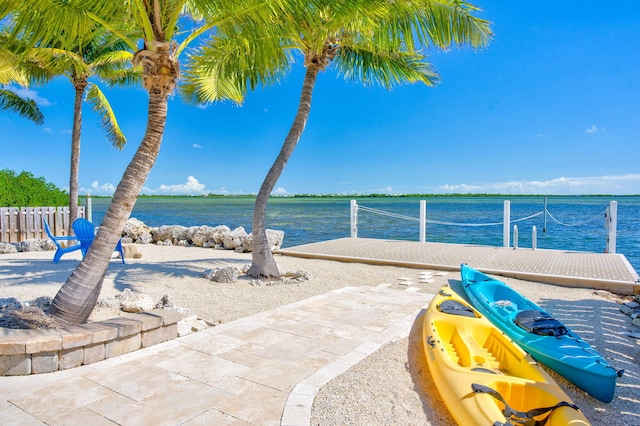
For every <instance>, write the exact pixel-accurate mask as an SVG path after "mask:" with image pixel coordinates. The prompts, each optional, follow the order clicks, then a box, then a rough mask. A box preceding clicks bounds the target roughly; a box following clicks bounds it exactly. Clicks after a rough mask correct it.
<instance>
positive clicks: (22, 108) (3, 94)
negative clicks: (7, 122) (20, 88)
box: [0, 89, 44, 125]
mask: <svg viewBox="0 0 640 426" xmlns="http://www.w3.org/2000/svg"><path fill="white" fill-rule="evenodd" d="M0 109H3V110H7V111H13V112H17V113H18V114H20V115H21V116H22V117H24V118H26V119H28V120H31V121H33V122H34V123H36V124H38V125H41V124H42V123H44V116H43V115H42V112H41V111H40V109H39V108H38V105H37V104H36V102H35V101H34V100H33V99H24V98H21V97H20V96H18V95H17V94H16V93H14V92H12V91H11V90H6V89H0Z"/></svg>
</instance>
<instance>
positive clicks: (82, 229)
mask: <svg viewBox="0 0 640 426" xmlns="http://www.w3.org/2000/svg"><path fill="white" fill-rule="evenodd" d="M72 226H73V232H74V234H76V237H77V238H78V241H80V250H81V251H82V257H84V255H85V254H87V251H88V250H89V247H91V243H93V239H94V238H95V236H96V227H95V226H93V223H91V222H89V221H88V220H87V219H84V218H82V217H81V218H79V219H76V220H75V221H74V222H73V225H72ZM114 251H117V252H119V253H120V258H121V259H122V263H124V249H123V248H122V241H121V240H118V244H116V248H115V249H114Z"/></svg>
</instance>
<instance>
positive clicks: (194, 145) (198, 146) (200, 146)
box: [191, 143, 202, 149]
mask: <svg viewBox="0 0 640 426" xmlns="http://www.w3.org/2000/svg"><path fill="white" fill-rule="evenodd" d="M191 146H192V147H194V148H197V149H201V148H202V145H198V144H197V143H194V144H193V145H191Z"/></svg>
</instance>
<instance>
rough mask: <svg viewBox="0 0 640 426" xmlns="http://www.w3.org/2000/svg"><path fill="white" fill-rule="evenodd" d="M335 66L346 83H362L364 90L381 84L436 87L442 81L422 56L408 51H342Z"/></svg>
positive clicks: (348, 49)
mask: <svg viewBox="0 0 640 426" xmlns="http://www.w3.org/2000/svg"><path fill="white" fill-rule="evenodd" d="M334 64H335V66H336V67H337V69H338V71H339V72H340V73H341V74H343V75H344V78H345V79H346V80H349V81H354V82H361V83H363V84H364V85H365V86H372V85H374V84H379V85H382V86H384V87H386V88H387V89H391V88H393V87H395V86H397V85H399V84H403V83H423V84H425V85H427V86H434V85H435V84H437V83H438V82H439V81H440V77H439V76H438V74H437V73H436V72H435V71H434V70H433V69H432V68H431V65H430V64H429V63H427V62H426V61H425V57H424V56H423V55H421V54H418V53H415V52H409V51H406V50H405V51H397V52H383V51H375V50H370V49H362V48H358V47H343V48H341V49H340V54H339V55H338V56H337V57H336V58H335V60H334Z"/></svg>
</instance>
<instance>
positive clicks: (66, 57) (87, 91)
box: [26, 30, 138, 234]
mask: <svg viewBox="0 0 640 426" xmlns="http://www.w3.org/2000/svg"><path fill="white" fill-rule="evenodd" d="M86 40H87V41H85V42H83V43H82V45H76V46H71V47H68V48H55V47H35V48H31V49H29V51H28V52H27V53H26V55H27V57H29V58H30V59H31V60H32V61H36V62H37V63H39V64H41V66H42V67H43V68H45V69H47V70H49V72H50V73H51V74H54V75H64V76H65V77H67V78H68V79H69V81H70V82H71V84H72V85H73V89H74V93H75V96H74V105H73V128H72V132H71V160H70V165H71V166H70V170H69V234H73V229H72V228H71V224H72V223H73V221H74V220H76V219H77V217H78V174H79V169H80V135H81V133H82V107H83V104H84V101H85V99H86V101H87V102H88V103H89V104H90V105H91V107H92V109H93V111H94V112H95V113H96V114H98V116H99V117H100V118H101V124H102V127H103V128H104V129H105V132H106V134H107V139H108V140H109V141H110V142H111V143H112V144H113V146H114V147H116V148H117V149H120V150H122V149H123V148H124V146H125V144H126V143H127V140H126V138H125V136H124V134H123V133H122V131H121V130H120V127H119V125H118V121H117V119H116V116H115V114H114V112H113V109H112V108H111V105H110V104H109V101H108V100H107V97H106V96H105V94H104V93H103V91H102V90H101V89H100V87H99V86H98V85H97V84H96V83H94V82H92V81H90V80H89V79H90V78H91V77H92V76H98V77H99V78H100V79H101V80H102V81H105V82H107V84H109V85H112V86H113V85H118V84H134V83H136V82H137V79H136V77H137V75H138V74H137V73H136V72H135V70H133V69H131V66H130V64H131V59H132V57H133V55H132V53H131V52H130V51H128V50H126V45H125V44H124V43H123V42H122V41H121V40H120V39H119V38H115V37H114V36H113V35H109V34H107V33H105V32H104V31H103V30H99V31H95V32H93V33H92V34H91V36H90V37H89V38H87V39H86ZM85 96H86V98H85Z"/></svg>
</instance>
